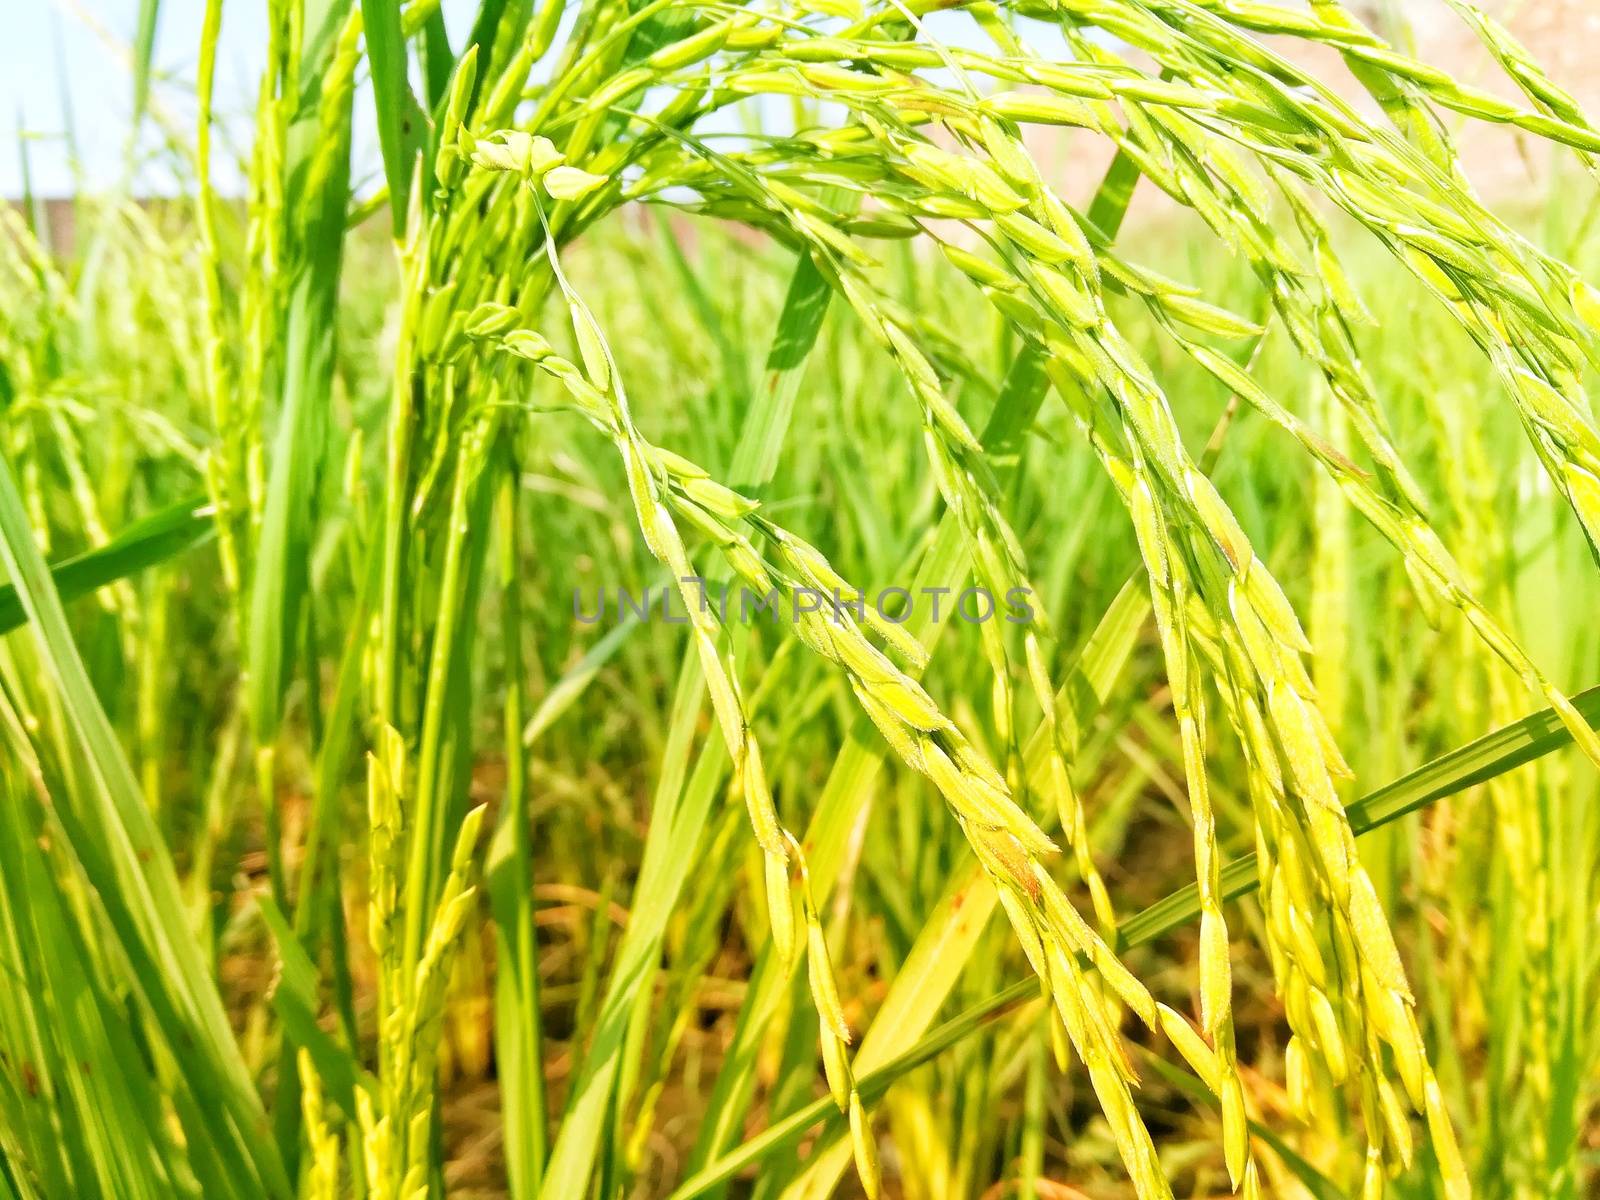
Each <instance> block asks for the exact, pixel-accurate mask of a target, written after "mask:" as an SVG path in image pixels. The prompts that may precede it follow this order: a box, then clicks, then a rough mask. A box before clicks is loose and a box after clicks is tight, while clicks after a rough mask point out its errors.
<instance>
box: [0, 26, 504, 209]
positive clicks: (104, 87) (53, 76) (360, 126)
mask: <svg viewBox="0 0 1600 1200" xmlns="http://www.w3.org/2000/svg"><path fill="white" fill-rule="evenodd" d="M0 4H3V6H4V7H5V8H6V9H7V12H6V21H5V37H4V38H3V39H0V197H14V196H18V195H20V194H21V192H22V160H23V156H24V154H26V157H27V161H28V170H29V174H30V176H31V179H32V183H33V188H34V190H35V192H37V193H38V194H40V195H44V196H59V195H66V194H69V193H71V192H72V191H74V190H75V189H76V187H77V186H78V185H79V184H82V185H83V186H84V187H86V188H88V189H90V190H98V189H105V188H112V187H116V186H118V185H119V184H120V183H121V182H123V181H124V179H125V178H126V164H127V161H128V153H127V151H128V118H129V114H130V112H131V111H132V106H133V75H132V72H131V71H130V69H129V65H128V64H129V51H128V47H129V46H130V45H131V44H132V42H133V36H134V29H135V26H136V23H137V17H138V10H139V0H0ZM204 10H205V0H162V3H161V7H160V19H159V21H158V24H157V28H156V45H155V67H156V73H157V76H158V78H157V81H156V84H155V88H154V92H155V99H154V103H155V104H156V105H157V106H158V108H159V109H160V110H162V111H164V112H165V113H166V114H168V115H169V116H170V117H171V119H172V120H173V121H174V122H175V124H176V126H177V128H178V129H179V130H181V132H182V134H183V136H184V137H185V139H188V138H190V137H192V131H193V127H194V107H193V103H192V101H190V100H189V99H188V97H189V96H190V94H191V93H192V91H193V87H194V72H195V61H196V59H197V58H198V56H199V47H200V21H201V15H202V13H203V12H204ZM443 10H444V14H445V23H446V26H447V27H448V28H449V30H450V32H451V34H452V37H453V38H459V37H461V36H463V34H464V33H465V31H466V29H467V28H468V27H469V25H470V22H471V16H472V13H473V12H474V11H475V10H476V0H444V3H443ZM222 11H223V18H222V36H221V41H220V43H219V46H218V51H217V79H216V111H217V113H218V115H219V117H220V118H221V121H222V126H223V138H224V139H225V138H226V134H227V131H228V130H229V129H230V128H232V129H234V130H239V131H243V130H245V129H248V128H249V125H250V120H249V114H250V113H251V112H252V111H253V110H254V108H255V90H256V87H257V82H258V80H259V78H260V74H261V64H262V60H263V57H264V53H265V51H264V47H265V42H266V15H265V14H266V4H265V3H264V2H263V0H229V2H228V3H225V4H224V5H223V10H222ZM356 114H357V128H356V163H357V170H358V171H362V170H368V171H376V170H377V169H378V157H377V150H376V145H377V141H376V135H375V133H374V128H373V127H374V121H373V111H372V99H371V96H370V94H366V95H364V96H362V97H360V98H358V100H357V104H356ZM19 132H20V138H19ZM219 140H221V139H219ZM159 144H160V142H159V137H158V135H157V133H156V131H155V130H153V129H152V130H148V131H147V135H146V137H145V138H144V139H143V140H142V142H141V149H142V150H143V151H145V153H144V154H142V155H141V156H139V157H140V159H141V160H142V161H143V162H144V163H145V164H146V165H145V166H144V168H143V169H142V171H141V172H140V173H139V174H138V175H137V176H136V177H135V181H136V184H137V185H138V189H139V190H141V191H144V192H150V191H156V192H167V191H171V190H172V189H173V179H172V176H171V173H170V171H168V170H166V169H164V168H162V167H160V166H159V165H152V163H153V162H155V161H156V160H157V159H158V158H159V156H158V155H155V154H153V153H151V152H153V151H154V150H155V149H156V148H157V147H158V146H159ZM219 159H220V155H219ZM230 174H231V172H230V170H229V168H228V167H227V165H226V163H223V162H220V161H219V167H218V172H217V176H218V184H219V186H221V187H223V188H224V189H228V188H229V183H230Z"/></svg>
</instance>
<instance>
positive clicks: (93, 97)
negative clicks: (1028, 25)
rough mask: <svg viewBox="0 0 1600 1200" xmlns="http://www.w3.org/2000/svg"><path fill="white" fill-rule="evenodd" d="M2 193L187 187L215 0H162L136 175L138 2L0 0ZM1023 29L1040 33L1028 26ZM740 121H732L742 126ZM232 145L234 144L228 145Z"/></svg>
mask: <svg viewBox="0 0 1600 1200" xmlns="http://www.w3.org/2000/svg"><path fill="white" fill-rule="evenodd" d="M478 3H479V0H442V4H441V11H442V12H443V13H444V18H445V26H446V29H447V31H448V33H449V35H450V40H451V43H452V44H453V45H459V44H460V43H461V41H462V40H463V39H464V38H465V37H466V35H467V33H468V31H469V30H470V28H471V24H472V18H473V16H474V15H475V14H476V12H477V8H478ZM0 6H3V7H5V8H6V9H7V10H8V11H7V12H6V21H5V37H4V38H3V39H0V198H15V197H18V196H20V195H21V194H22V192H23V162H24V159H26V162H27V170H28V177H29V179H30V180H31V183H32V188H33V191H34V193H35V194H36V195H39V196H66V195H70V194H72V193H73V192H75V191H78V190H80V189H81V190H87V191H91V192H92V191H104V190H108V189H113V188H117V187H120V186H122V185H123V184H125V183H127V184H130V185H131V190H132V191H134V192H136V193H138V194H141V195H152V194H154V195H170V194H174V193H177V192H183V191H187V190H188V189H187V188H185V187H183V186H182V185H181V184H180V183H179V182H178V180H177V179H176V178H175V177H174V175H173V174H172V171H171V168H170V165H169V163H170V156H168V155H165V154H164V153H162V145H163V142H162V138H161V135H160V125H159V121H160V119H161V118H165V119H166V121H167V123H168V127H169V128H171V129H172V130H173V136H174V137H176V138H177V139H178V140H179V141H180V142H181V144H183V145H191V144H192V142H193V137H194V123H195V120H194V104H193V98H192V97H193V92H194V76H195V62H196V59H197V58H198V56H199V48H200V23H201V17H202V14H203V13H204V11H205V0H161V4H160V10H159V12H160V17H159V21H158V24H157V28H156V42H155V58H154V61H155V75H156V78H155V81H154V83H153V85H152V101H151V103H152V109H153V114H154V117H155V118H156V120H155V121H152V122H150V123H147V125H146V127H145V129H144V131H143V135H142V137H141V140H140V144H139V146H138V148H137V150H138V153H136V154H134V155H133V156H132V160H133V161H134V162H135V163H137V164H138V166H137V167H136V169H135V171H134V173H133V175H132V178H131V179H130V178H129V174H128V164H129V162H130V155H129V144H128V122H129V117H130V115H131V113H132V108H133V74H132V71H131V69H130V65H129V64H130V62H131V52H130V49H129V47H130V46H131V45H132V42H133V38H134V31H135V28H136V25H137V19H138V11H139V0H0ZM266 8H267V5H266V2H265V0H225V2H224V4H223V8H222V12H223V17H222V34H221V39H220V42H219V46H218V51H217V76H216V89H215V101H214V107H215V112H216V114H217V119H218V127H219V132H218V134H217V150H216V158H215V165H214V172H213V177H214V179H215V182H216V184H217V187H218V188H219V189H220V190H221V191H222V192H223V193H225V194H229V193H231V194H239V192H241V191H242V170H241V169H240V167H239V165H238V164H239V163H240V162H241V161H242V156H243V154H244V153H245V152H246V150H247V149H248V145H249V135H250V131H251V130H252V128H253V125H254V118H253V114H254V111H255V98H256V89H257V87H258V85H259V80H260V76H261V67H262V62H263V60H264V57H265V44H266ZM966 21H967V19H966V18H964V17H958V15H957V14H954V13H943V14H937V15H935V16H932V17H929V18H928V24H929V28H930V30H933V31H934V32H935V34H936V36H938V37H939V38H940V39H941V40H944V41H947V42H951V43H954V44H979V42H980V39H978V38H977V37H976V29H975V28H973V29H966V28H965V24H966ZM1024 36H1030V35H1029V34H1028V33H1027V31H1026V30H1024ZM364 75H365V73H364V72H363V75H362V78H363V82H362V84H361V87H360V90H359V91H358V94H357V96H356V102H355V133H354V151H353V153H354V161H353V169H354V174H355V180H356V188H357V191H358V192H361V191H366V190H368V188H369V187H370V186H371V185H372V183H373V182H374V181H376V180H377V178H378V177H379V175H380V173H381V161H380V159H379V155H378V149H377V145H378V143H377V132H376V120H375V115H374V111H373V103H372V94H371V92H370V90H368V88H367V86H366V84H365V81H364ZM737 124H738V122H737V120H733V123H732V124H731V125H730V129H732V128H735V127H737ZM230 152H231V153H230Z"/></svg>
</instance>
